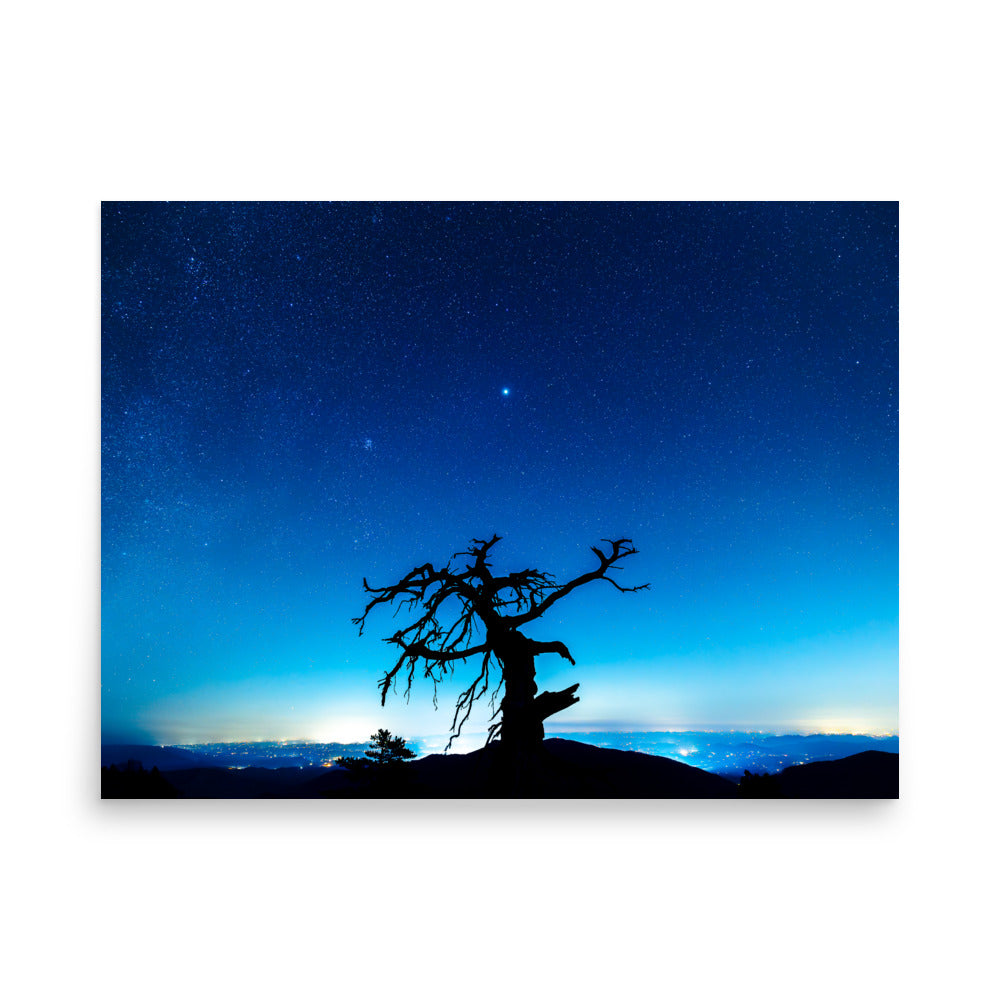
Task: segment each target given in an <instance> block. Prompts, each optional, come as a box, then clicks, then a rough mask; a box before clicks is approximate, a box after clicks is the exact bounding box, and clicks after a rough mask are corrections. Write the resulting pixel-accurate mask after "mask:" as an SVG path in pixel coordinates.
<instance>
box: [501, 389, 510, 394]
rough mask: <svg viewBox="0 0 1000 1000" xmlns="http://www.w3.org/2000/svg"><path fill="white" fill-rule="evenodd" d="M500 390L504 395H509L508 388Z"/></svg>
mask: <svg viewBox="0 0 1000 1000" xmlns="http://www.w3.org/2000/svg"><path fill="white" fill-rule="evenodd" d="M501 391H502V392H503V394H504V395H505V396H509V395H510V389H502V390H501Z"/></svg>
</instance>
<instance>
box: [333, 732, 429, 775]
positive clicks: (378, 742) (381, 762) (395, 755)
mask: <svg viewBox="0 0 1000 1000" xmlns="http://www.w3.org/2000/svg"><path fill="white" fill-rule="evenodd" d="M369 739H370V740H371V744H370V746H369V747H368V749H367V750H366V751H365V756H364V757H338V758H337V763H338V764H339V765H340V766H341V767H346V768H347V769H348V770H350V771H363V770H365V769H367V768H370V767H373V768H377V769H379V770H384V769H386V768H388V767H390V766H392V765H394V764H401V763H402V762H403V761H405V760H410V758H412V757H416V756H417V755H416V754H415V753H414V752H413V751H412V750H411V749H409V747H407V745H406V740H404V739H403V737H402V736H393V735H392V733H390V732H389V730H388V729H380V730H379V731H378V732H377V733H372V735H371V736H370V737H369ZM365 757H367V758H368V759H367V760H365Z"/></svg>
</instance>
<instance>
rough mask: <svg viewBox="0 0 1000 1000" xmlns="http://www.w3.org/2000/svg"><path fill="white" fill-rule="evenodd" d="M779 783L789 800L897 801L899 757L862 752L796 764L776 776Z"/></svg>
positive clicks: (881, 752) (891, 754) (878, 751)
mask: <svg viewBox="0 0 1000 1000" xmlns="http://www.w3.org/2000/svg"><path fill="white" fill-rule="evenodd" d="M778 784H779V785H780V786H781V792H782V794H783V795H784V796H785V797H786V798H791V799H898V798H899V754H898V753H886V752H885V751H884V750H865V751H864V752H863V753H856V754H852V755H851V756H850V757H843V758H842V759H840V760H815V761H812V762H810V763H809V764H796V765H795V766H794V767H786V768H785V769H784V770H783V771H782V772H781V773H780V774H779V775H778Z"/></svg>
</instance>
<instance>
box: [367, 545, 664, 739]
mask: <svg viewBox="0 0 1000 1000" xmlns="http://www.w3.org/2000/svg"><path fill="white" fill-rule="evenodd" d="M499 541H500V538H499V537H498V536H497V535H494V536H493V537H492V538H491V539H490V540H489V541H482V540H480V539H477V538H474V539H473V540H472V544H471V546H470V548H468V549H467V550H465V551H463V552H456V553H455V554H454V555H453V556H452V560H456V559H460V558H462V557H465V558H464V560H463V561H464V563H465V565H464V567H463V568H455V569H453V568H452V565H451V561H452V560H449V561H448V562H447V563H446V564H445V565H444V567H443V568H441V569H435V568H434V567H433V566H432V565H431V564H430V563H425V564H424V565H423V566H417V567H416V568H415V569H413V570H411V571H410V572H409V573H407V574H406V576H404V577H403V578H402V579H401V580H399V581H398V582H397V583H394V584H391V585H390V586H388V587H372V586H369V584H368V580H367V579H366V580H365V581H364V587H365V592H366V593H368V594H372V595H374V596H373V597H372V599H371V600H370V601H369V602H368V605H367V607H366V608H365V610H364V613H363V614H362V615H361V617H360V618H355V619H353V621H354V624H355V625H357V626H358V634H359V635H360V634H362V633H363V632H364V626H365V621H366V620H367V618H368V614H369V612H371V611H372V610H373V609H374V608H377V607H379V606H380V605H383V604H387V605H390V606H391V605H396V611H397V612H398V611H399V610H400V608H405V609H406V610H409V611H413V612H414V613H417V612H419V617H417V618H416V620H415V621H413V622H412V623H411V624H409V625H407V626H406V627H405V628H401V629H399V630H398V631H397V632H395V633H394V634H393V635H391V636H389V637H388V638H386V639H385V642H388V643H391V644H392V645H394V646H397V647H398V648H399V649H400V651H401V652H400V655H399V659H398V660H397V661H396V664H395V666H393V667H392V668H391V669H390V670H388V671H386V673H385V676H384V677H383V678H382V680H381V682H380V688H381V692H382V704H383V705H384V704H385V699H386V695H387V694H388V692H389V689H390V688H394V686H395V683H396V679H397V677H398V676H399V675H400V673H401V672H402V673H403V675H404V676H405V677H406V696H407V698H409V694H410V690H411V687H412V685H413V678H414V676H415V674H416V671H417V668H418V666H419V668H420V670H421V672H422V673H423V675H424V677H427V678H429V679H430V680H431V681H432V682H433V685H434V704H435V706H436V705H437V685H438V682H439V681H440V680H441V679H442V678H443V677H444V676H445V674H447V673H450V672H453V671H454V668H455V664H456V663H464V661H466V660H467V659H470V658H472V657H481V658H482V659H481V660H480V666H479V671H478V673H477V674H476V676H475V678H474V679H473V681H472V683H471V684H470V685H469V686H468V687H467V688H466V689H465V690H464V691H463V692H462V693H461V694H460V695H459V696H458V700H457V703H456V705H455V715H454V717H453V719H452V723H451V730H452V736H451V739H449V741H448V747H450V746H451V743H452V741H453V740H454V739H455V738H456V737H457V736H458V735H459V734H460V733H461V731H462V725H463V724H464V723H465V721H466V720H467V719H468V717H469V713H470V712H471V711H472V706H473V704H474V703H475V702H476V701H477V700H478V699H480V698H481V697H482V696H483V695H484V694H486V692H487V691H488V690H489V688H490V667H491V663H492V662H493V661H495V662H496V663H497V664H499V668H500V677H499V679H498V680H497V686H496V690H495V691H494V693H493V695H492V697H491V704H495V699H496V696H497V694H498V693H499V691H500V688H501V687H502V688H503V698H502V699H501V701H500V707H499V709H497V711H496V712H494V714H493V718H494V719H496V716H497V715H498V714H499V715H500V720H499V721H498V722H494V723H493V724H492V725H491V726H490V730H489V735H488V737H487V742H490V740H492V739H494V738H495V737H499V740H500V744H501V747H503V748H504V749H505V750H507V751H512V752H514V753H530V752H531V751H532V750H534V749H535V748H537V747H538V746H539V745H540V744H541V742H542V740H543V739H544V736H545V729H544V726H543V720H544V719H546V718H548V717H549V716H550V715H554V714H555V713H556V712H561V711H562V710H563V709H564V708H568V707H569V706H570V705H572V704H574V703H576V702H577V701H579V700H580V699H579V698H577V697H576V690H577V688H578V687H579V684H573V685H572V686H570V687H568V688H565V689H564V690H562V691H555V692H552V691H544V692H542V693H541V694H538V693H537V692H538V687H537V686H536V684H535V657H536V656H537V655H538V654H539V653H558V654H559V655H560V656H561V657H563V659H566V660H569V662H570V663H574V664H575V663H576V661H575V660H574V659H573V657H572V656H571V655H570V652H569V650H568V649H567V648H566V646H565V644H564V643H562V642H539V641H538V640H536V639H529V638H528V637H527V636H525V635H524V634H523V632H522V631H521V629H522V627H523V626H525V625H527V624H528V623H529V622H532V621H534V620H535V619H536V618H540V617H541V616H542V615H543V614H545V612H546V611H548V610H549V608H551V607H552V605H553V604H555V603H556V601H559V600H562V598H564V597H566V596H567V595H568V594H570V593H572V592H573V591H574V590H576V588H577V587H581V586H583V585H584V584H585V583H591V582H592V581H594V580H607V581H608V583H610V584H611V585H612V586H613V587H614V588H615V589H616V590H620V591H622V593H630V592H632V591H637V590H644V589H645V588H646V587H648V586H649V584H642V585H641V586H638V587H622V586H621V585H619V584H618V583H617V582H616V581H615V580H613V579H612V578H611V577H610V576H609V575H608V574H609V573H610V572H611V570H613V569H618V568H620V567H619V566H618V564H619V563H620V562H621V560H623V559H625V558H627V557H628V556H631V555H635V554H636V549H635V548H634V547H633V545H632V540H631V539H630V538H618V539H615V540H614V541H612V540H610V539H604V541H605V542H606V543H607V544H608V545H609V546H610V551H607V552H605V551H604V550H603V549H602V548H599V547H597V546H593V547H592V548H591V551H592V552H593V553H594V555H595V556H597V560H598V565H597V567H596V568H595V569H593V570H591V571H590V572H589V573H583V574H581V575H580V576H578V577H576V578H574V579H572V580H570V581H569V582H568V583H563V584H557V583H556V582H555V580H554V579H553V577H552V576H551V575H550V574H548V573H543V572H541V571H540V570H537V569H524V570H521V571H520V572H517V573H508V574H506V575H503V576H494V575H493V570H492V564H491V563H490V562H489V561H488V558H487V557H488V556H489V554H490V550H491V549H492V548H493V546H494V545H496V543H497V542H499ZM480 637H481V638H480ZM476 639H480V641H475V640H476ZM494 676H495V675H494Z"/></svg>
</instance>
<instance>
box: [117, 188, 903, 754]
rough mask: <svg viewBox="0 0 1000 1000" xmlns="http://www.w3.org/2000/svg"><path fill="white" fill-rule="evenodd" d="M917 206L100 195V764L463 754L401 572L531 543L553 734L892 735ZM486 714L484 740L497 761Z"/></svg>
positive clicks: (543, 682) (522, 554) (512, 555)
mask: <svg viewBox="0 0 1000 1000" xmlns="http://www.w3.org/2000/svg"><path fill="white" fill-rule="evenodd" d="M897 223H898V207H897V205H896V203H890V202H884V203H883V202H879V203H832V202H820V203H780V202H766V203H691V204H689V203H650V202H638V203H563V202H557V203H513V202H494V203H481V204H477V203H456V204H449V203H443V202H433V203H407V202H393V203H384V204H377V203H368V202H351V203H345V204H330V203H294V202H279V203H263V204H254V203H214V202H198V203H156V202H143V203H114V202H107V203H104V205H103V207H102V232H101V243H102V254H101V257H102V262H101V264H102V266H101V270H102V273H101V286H102V292H101V312H102V359H101V366H102V428H101V437H102V463H101V493H102V495H101V507H102V560H101V562H102V566H101V573H102V611H101V617H102V654H101V710H102V738H103V740H104V741H105V742H122V741H124V742H130V741H141V742H158V743H193V742H206V741H218V740H246V739H295V738H309V739H319V740H336V741H350V740H357V739H366V738H367V737H368V735H369V734H370V733H372V732H373V731H374V730H375V728H377V727H379V726H386V727H388V728H390V729H392V730H393V732H397V733H400V734H402V735H404V736H405V737H407V738H409V739H416V740H422V741H424V742H425V743H427V744H430V745H436V744H435V741H436V740H439V741H440V742H443V738H444V737H446V734H447V732H448V727H449V725H450V723H451V718H452V708H453V705H454V697H455V696H457V694H458V693H459V692H460V691H461V690H462V689H463V688H464V687H465V686H466V684H467V683H468V680H469V678H468V677H467V676H466V674H465V673H464V672H463V671H462V668H461V667H459V668H458V671H457V673H456V675H455V677H454V678H453V679H451V680H450V681H449V682H446V683H445V684H444V685H442V686H441V688H440V689H439V703H440V707H439V709H437V710H435V709H434V706H433V704H432V699H431V689H430V685H429V684H427V685H422V684H421V683H420V682H419V679H418V680H417V681H416V682H415V684H414V689H413V693H412V695H411V698H410V700H409V703H407V702H406V700H405V699H404V698H403V697H402V693H401V692H400V693H399V694H398V695H396V696H395V697H393V696H392V695H390V697H389V700H388V702H387V704H386V706H385V707H384V708H383V707H381V706H380V705H379V693H378V680H379V678H380V677H381V676H382V674H383V672H384V671H385V669H386V668H387V667H389V666H391V665H392V664H393V663H394V662H395V657H394V656H393V653H392V650H391V648H390V647H389V646H387V645H386V644H385V643H383V642H381V641H380V640H381V638H382V637H383V636H386V635H389V634H390V633H391V632H393V631H394V630H395V629H396V628H397V627H399V625H400V620H399V619H395V620H394V619H393V618H392V617H391V614H390V613H388V612H382V613H381V614H380V613H379V611H376V612H373V613H372V615H371V616H370V617H369V621H368V624H367V626H366V629H365V634H364V635H363V636H358V633H357V628H356V627H355V626H353V625H352V624H351V618H353V617H356V616H358V615H359V614H360V613H361V611H362V610H363V608H364V605H365V596H364V594H363V591H362V578H363V577H367V578H368V580H369V581H370V582H371V583H373V584H383V585H384V584H387V583H391V582H394V581H395V580H397V579H399V578H400V577H401V576H403V575H404V574H405V573H406V572H407V571H408V570H410V569H412V568H413V567H414V566H416V565H418V564H420V563H423V562H426V561H430V562H433V563H434V564H435V565H440V564H442V563H444V562H445V561H446V560H447V559H448V558H449V556H451V555H452V553H454V552H456V551H458V550H461V549H465V548H466V547H467V545H468V542H469V540H470V539H472V538H474V537H475V538H489V537H490V536H491V535H492V534H493V533H496V534H498V535H500V536H502V539H503V540H502V541H501V542H500V543H499V545H498V546H497V547H496V549H495V550H494V551H495V561H494V565H495V567H496V569H497V570H498V571H510V570H518V569H524V568H527V567H533V568H535V567H537V568H539V569H543V570H547V571H549V572H551V573H553V574H554V575H555V577H556V578H557V579H558V580H560V581H563V580H566V579H569V578H571V577H574V576H577V575H579V574H580V573H582V572H585V571H587V570H590V569H592V568H594V565H595V559H594V556H593V554H592V553H591V552H590V546H592V545H595V544H597V543H598V542H599V541H600V540H601V539H602V538H615V537H622V536H624V537H629V538H632V539H633V541H634V543H635V546H636V548H637V549H638V552H639V554H638V555H636V556H634V557H632V558H630V559H627V560H626V561H625V562H624V563H623V564H622V571H621V573H620V574H619V575H618V576H617V577H616V579H617V580H618V581H619V582H620V583H622V584H623V585H635V584H641V583H649V584H650V587H649V589H648V590H644V591H641V592H639V593H630V594H622V593H619V592H618V591H617V590H615V589H614V588H612V587H610V586H608V585H607V584H605V583H603V582H596V583H593V584H590V585H589V586H587V587H584V588H581V589H580V590H577V591H575V592H574V593H573V594H571V595H570V596H569V597H567V598H566V599H565V600H564V601H562V602H560V603H558V604H557V605H555V606H553V608H552V609H551V610H550V611H549V612H548V613H547V614H546V615H545V616H544V617H543V618H541V619H539V620H538V621H536V622H534V623H532V625H531V626H529V627H528V628H527V629H526V633H527V634H529V635H530V636H532V637H533V638H537V639H540V640H552V639H559V640H562V641H563V642H565V643H566V644H567V646H568V647H569V648H570V651H571V652H572V653H573V655H574V657H575V659H576V661H577V664H576V666H571V665H570V664H569V663H568V662H566V661H563V660H561V659H560V658H558V657H556V656H542V657H540V658H539V659H538V661H537V667H538V680H539V687H540V688H542V689H549V690H558V689H560V688H562V687H565V686H567V685H569V684H571V683H576V682H579V683H580V690H579V692H578V694H579V695H580V697H581V701H580V703H579V704H577V705H575V706H573V707H572V708H571V709H569V710H567V711H566V712H563V713H561V714H560V716H559V717H558V721H557V720H556V719H551V720H549V724H548V725H547V727H546V728H547V731H548V732H556V731H572V730H574V729H576V730H580V731H597V730H619V731H623V730H657V729H752V730H766V731H772V732H802V733H810V732H859V733H862V732H863V733H896V732H898V622H899V611H898V595H899V575H898V557H899V546H898V487H899V476H898V225H897ZM479 708H480V710H479V711H478V712H474V713H473V716H472V718H471V719H470V721H469V723H468V724H467V725H466V732H467V733H468V734H469V735H468V736H467V737H463V740H462V741H459V742H457V743H456V745H455V746H456V748H457V749H460V750H462V749H466V750H467V749H473V748H474V747H475V746H477V745H479V743H481V738H479V737H478V735H477V734H478V733H479V732H481V731H482V730H483V729H485V725H486V720H487V719H488V717H489V714H490V713H489V710H488V708H487V706H486V705H485V703H482V704H481V705H480V706H479Z"/></svg>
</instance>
